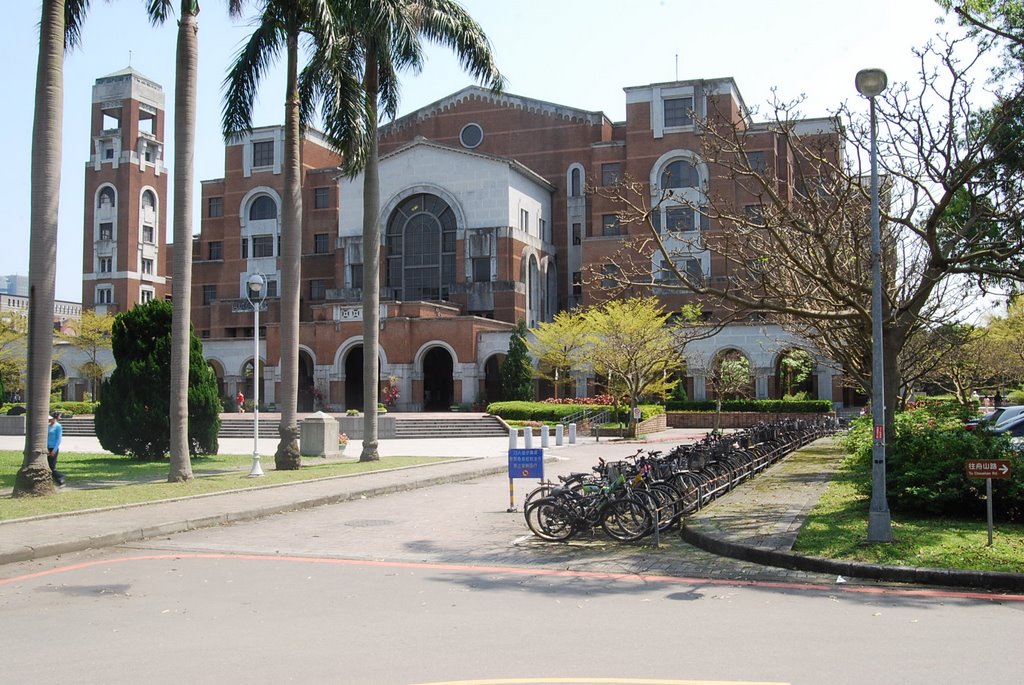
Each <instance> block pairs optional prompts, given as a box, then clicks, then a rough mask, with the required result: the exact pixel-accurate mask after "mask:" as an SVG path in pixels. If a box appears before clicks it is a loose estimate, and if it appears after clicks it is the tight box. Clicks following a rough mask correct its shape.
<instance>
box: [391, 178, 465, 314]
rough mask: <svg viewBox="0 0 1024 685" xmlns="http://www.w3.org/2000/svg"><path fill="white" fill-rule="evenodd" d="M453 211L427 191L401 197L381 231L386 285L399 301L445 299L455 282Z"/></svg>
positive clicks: (454, 226)
mask: <svg viewBox="0 0 1024 685" xmlns="http://www.w3.org/2000/svg"><path fill="white" fill-rule="evenodd" d="M455 234H456V224H455V213H454V212H453V211H452V208H451V207H449V206H448V203H447V202H445V201H444V200H442V199H441V198H439V197H437V196H436V195H430V194H428V193H418V194H416V195H411V196H409V197H407V198H406V199H404V200H402V202H401V204H399V205H398V207H396V208H395V211H394V212H392V213H391V216H390V217H389V218H388V224H387V231H386V233H385V250H386V254H387V285H388V287H390V288H394V289H395V296H396V297H398V299H402V300H446V299H448V292H449V289H450V288H451V286H452V284H453V283H454V282H455Z"/></svg>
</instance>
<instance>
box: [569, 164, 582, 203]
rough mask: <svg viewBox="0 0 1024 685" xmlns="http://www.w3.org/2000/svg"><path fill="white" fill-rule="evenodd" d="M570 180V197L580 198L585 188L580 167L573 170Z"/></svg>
mask: <svg viewBox="0 0 1024 685" xmlns="http://www.w3.org/2000/svg"><path fill="white" fill-rule="evenodd" d="M569 178H570V179H571V180H570V181H569V195H570V197H579V196H580V195H581V194H582V192H583V187H582V186H583V182H582V179H581V174H580V170H579V168H578V167H577V168H575V169H573V170H572V173H571V174H570V177H569Z"/></svg>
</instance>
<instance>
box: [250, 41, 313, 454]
mask: <svg viewBox="0 0 1024 685" xmlns="http://www.w3.org/2000/svg"><path fill="white" fill-rule="evenodd" d="M298 59H299V39H298V34H297V33H290V34H289V35H288V75H287V87H286V91H287V92H286V94H285V113H284V127H285V130H284V212H283V217H282V221H281V281H282V285H281V424H280V426H279V427H278V432H279V435H280V442H279V443H278V445H277V452H276V453H275V454H274V464H275V466H276V467H277V469H278V470H286V469H287V470H295V469H297V468H299V465H300V463H301V457H300V455H299V427H298V381H299V291H300V289H301V287H302V279H301V274H300V269H301V265H300V263H299V251H300V249H301V246H302V186H301V179H300V177H299V175H300V168H299V164H300V144H301V140H300V138H299V135H300V134H299V92H298V86H297V77H298ZM253 361H254V366H253V368H254V369H258V368H259V360H253ZM253 382H258V381H257V379H256V378H253Z"/></svg>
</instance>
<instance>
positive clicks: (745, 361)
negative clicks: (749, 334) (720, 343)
mask: <svg viewBox="0 0 1024 685" xmlns="http://www.w3.org/2000/svg"><path fill="white" fill-rule="evenodd" d="M706 382H707V392H708V399H712V400H714V399H719V398H720V399H723V400H735V399H739V398H741V397H753V395H754V393H753V390H754V384H753V380H752V378H751V376H750V359H749V358H748V357H747V355H745V354H743V352H741V351H739V350H737V349H734V348H730V349H725V350H722V351H721V352H719V353H718V354H717V355H715V360H714V362H713V364H712V365H711V372H710V373H709V374H708V376H707V381H706Z"/></svg>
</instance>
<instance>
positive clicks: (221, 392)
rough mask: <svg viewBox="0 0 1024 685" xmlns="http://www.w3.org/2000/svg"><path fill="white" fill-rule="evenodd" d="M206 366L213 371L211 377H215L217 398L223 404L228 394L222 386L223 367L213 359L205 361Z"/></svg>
mask: <svg viewBox="0 0 1024 685" xmlns="http://www.w3.org/2000/svg"><path fill="white" fill-rule="evenodd" d="M206 364H207V366H209V367H210V368H211V369H212V370H213V375H214V376H216V377H217V397H219V398H220V399H221V401H222V402H223V401H224V398H225V397H227V394H228V393H227V390H226V387H225V385H224V367H223V366H222V365H221V363H220V362H219V361H216V360H214V359H207V360H206Z"/></svg>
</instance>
